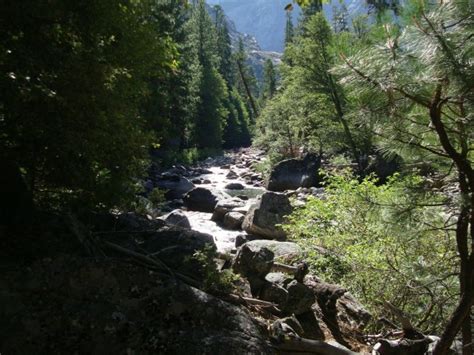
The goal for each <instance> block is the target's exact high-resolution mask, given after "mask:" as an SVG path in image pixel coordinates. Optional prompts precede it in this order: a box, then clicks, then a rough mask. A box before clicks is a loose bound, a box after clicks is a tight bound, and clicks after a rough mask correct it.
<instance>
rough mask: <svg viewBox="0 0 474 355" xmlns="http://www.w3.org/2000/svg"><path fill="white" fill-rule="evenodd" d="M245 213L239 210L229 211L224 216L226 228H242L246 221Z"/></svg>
mask: <svg viewBox="0 0 474 355" xmlns="http://www.w3.org/2000/svg"><path fill="white" fill-rule="evenodd" d="M244 217H245V216H244V215H243V214H242V213H239V212H227V213H226V214H225V216H224V228H226V229H234V230H237V229H240V227H242V222H243V221H244Z"/></svg>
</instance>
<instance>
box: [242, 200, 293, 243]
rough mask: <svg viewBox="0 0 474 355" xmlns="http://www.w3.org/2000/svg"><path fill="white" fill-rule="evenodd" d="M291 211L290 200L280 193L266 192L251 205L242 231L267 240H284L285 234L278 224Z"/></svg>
mask: <svg viewBox="0 0 474 355" xmlns="http://www.w3.org/2000/svg"><path fill="white" fill-rule="evenodd" d="M291 211H292V208H291V204H290V200H289V199H288V197H287V196H286V195H284V194H281V193H276V192H266V193H264V194H263V195H262V196H261V198H260V200H258V202H257V203H256V204H255V205H253V206H252V207H251V208H250V210H249V212H248V213H247V215H246V216H245V219H244V222H243V224H242V229H243V230H245V231H246V232H247V233H249V234H254V235H259V236H261V237H264V238H267V239H277V240H284V239H286V233H285V232H284V231H283V229H282V228H281V227H279V226H278V225H279V224H282V223H283V222H284V217H285V216H287V215H289V214H290V213H291Z"/></svg>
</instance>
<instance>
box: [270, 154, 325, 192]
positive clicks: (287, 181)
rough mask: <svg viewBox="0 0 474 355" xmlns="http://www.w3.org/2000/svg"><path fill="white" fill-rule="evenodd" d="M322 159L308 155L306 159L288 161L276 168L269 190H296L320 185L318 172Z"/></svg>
mask: <svg viewBox="0 0 474 355" xmlns="http://www.w3.org/2000/svg"><path fill="white" fill-rule="evenodd" d="M320 166H321V159H320V157H319V156H317V155H314V154H307V155H306V157H305V158H304V159H287V160H283V161H281V162H279V163H278V164H277V165H275V166H274V168H273V169H272V171H271V173H270V178H269V180H268V184H267V189H268V190H270V191H285V190H296V189H297V188H298V187H311V186H318V185H319V177H318V170H319V167H320Z"/></svg>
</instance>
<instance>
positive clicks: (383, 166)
mask: <svg viewBox="0 0 474 355" xmlns="http://www.w3.org/2000/svg"><path fill="white" fill-rule="evenodd" d="M401 161H402V159H401V158H400V157H398V156H397V157H395V158H386V157H384V156H383V155H382V154H381V153H378V154H376V155H374V156H370V157H369V158H368V162H367V167H366V168H365V170H364V175H370V174H375V175H376V176H377V178H378V179H379V182H380V183H382V184H383V183H385V182H386V181H387V179H388V178H389V177H390V176H392V175H393V174H395V173H396V172H397V171H400V165H401Z"/></svg>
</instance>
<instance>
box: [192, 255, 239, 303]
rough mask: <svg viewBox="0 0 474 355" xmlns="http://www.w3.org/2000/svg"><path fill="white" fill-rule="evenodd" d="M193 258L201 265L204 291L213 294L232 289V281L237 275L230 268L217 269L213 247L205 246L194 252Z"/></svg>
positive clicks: (227, 291)
mask: <svg viewBox="0 0 474 355" xmlns="http://www.w3.org/2000/svg"><path fill="white" fill-rule="evenodd" d="M193 258H194V259H195V260H197V261H198V262H199V264H200V265H201V266H202V271H203V276H204V291H206V292H210V293H214V294H228V293H230V292H231V291H232V290H233V289H234V281H236V280H237V279H238V278H239V276H238V275H236V274H234V273H233V272H232V270H223V271H219V270H218V269H217V265H216V262H215V259H216V251H215V249H214V248H213V247H206V248H204V249H203V250H199V251H197V252H195V253H194V257H193Z"/></svg>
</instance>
